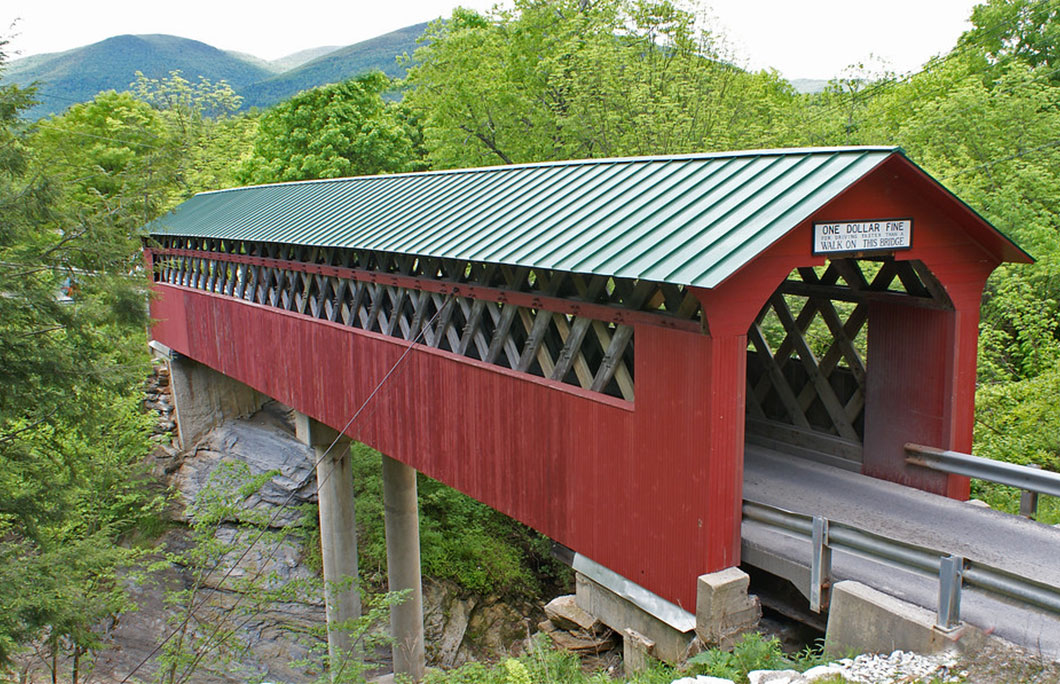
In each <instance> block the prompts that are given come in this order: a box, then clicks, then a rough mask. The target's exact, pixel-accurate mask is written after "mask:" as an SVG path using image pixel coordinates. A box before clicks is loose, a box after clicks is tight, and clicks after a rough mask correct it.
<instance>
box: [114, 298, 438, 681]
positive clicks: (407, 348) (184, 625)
mask: <svg viewBox="0 0 1060 684" xmlns="http://www.w3.org/2000/svg"><path fill="white" fill-rule="evenodd" d="M452 297H453V295H452V294H448V295H446V301H445V302H443V304H442V306H439V307H438V310H437V311H435V313H434V315H433V316H432V317H431V318H430V320H429V321H428V322H427V323H426V324H425V325H424V326H423V327H422V328H421V329H420V332H419V334H418V335H417V336H416V337H415V338H414V339H413V340H411V341H410V342H409V343H408V345H406V346H405V350H404V351H403V352H402V354H401V356H400V357H398V359H397V361H395V362H394V364H393V365H392V366H391V367H390V369H389V370H388V371H387V372H386V374H385V375H384V376H383V378H382V379H381V380H380V381H379V382H378V383H377V384H376V386H375V388H374V389H373V390H372V392H371V393H370V394H369V395H368V397H367V398H366V399H365V400H364V401H363V402H362V403H361V405H360V406H359V407H358V408H357V410H356V411H355V412H354V413H353V415H352V416H351V417H350V419H349V420H348V421H346V425H345V426H344V427H343V428H342V430H340V431H338V432H337V434H336V436H335V439H334V440H332V442H331V444H329V445H328V447H327V449H325V450H324V452H323V453H322V454H321V455H320V457H319V458H318V459H316V461H315V462H314V464H313V467H314V471H315V470H316V467H317V466H319V465H320V464H321V463H323V461H324V459H325V458H327V457H328V455H329V454H330V452H331V450H332V449H334V448H335V445H337V444H338V443H339V442H340V441H341V440H342V439H343V437H344V434H345V432H346V431H347V430H349V428H350V427H351V426H352V425H353V423H354V421H356V420H357V418H358V417H359V416H360V415H361V413H362V412H363V411H364V409H365V408H366V407H367V406H368V404H369V403H370V402H371V401H372V399H374V398H375V396H376V395H377V394H378V393H379V391H380V390H381V389H382V387H383V385H384V384H386V382H387V381H388V380H389V379H390V378H391V377H392V376H393V375H394V374H395V372H397V370H398V369H399V368H400V367H401V365H402V363H403V362H404V361H405V359H406V358H407V357H408V355H409V353H410V352H411V351H412V349H413V348H414V347H415V345H416V344H417V343H418V342H419V341H420V340H421V339H423V336H424V335H425V334H426V332H427V330H428V329H429V328H430V327H431V325H433V324H434V321H435V320H436V319H437V318H438V316H439V315H440V314H441V313H442V311H444V310H445V307H446V305H447V304H448V303H449V302H448V300H449V299H451V298H452ZM373 413H374V410H373ZM332 472H334V470H329V471H328V474H327V476H325V478H324V479H323V480H322V481H318V482H317V484H316V490H315V491H316V492H319V491H320V487H321V486H322V485H323V484H324V482H327V478H328V477H330V476H331V473H332ZM295 493H296V490H292V491H291V493H290V494H288V495H287V498H286V499H285V500H284V501H283V503H281V504H280V506H279V507H278V508H277V510H276V511H275V512H274V513H273V515H272V517H270V518H269V520H268V522H267V523H266V524H265V525H263V526H262V527H261V531H260V532H259V533H258V535H257V536H256V537H254V539H253V540H251V542H250V544H249V545H248V546H247V548H246V549H244V550H243V553H241V554H240V556H239V558H237V559H236V561H235V562H234V563H233V564H232V565H231V566H230V567H229V569H228V570H227V571H226V572H225V574H224V575H223V576H222V577H221V579H220V580H219V581H218V582H217V584H216V585H214V586H212V587H209V589H208V592H207V595H206V596H204V597H203V598H202V600H200V601H199V602H198V603H197V604H195V605H194V606H193V607H192V608H191V609H190V610H189V611H188V614H187V615H186V616H185V617H184V619H183V620H182V621H181V623H180V625H178V626H177V627H176V628H175V629H173V630H172V631H171V632H170V633H169V635H168V636H166V638H165V639H163V640H162V641H161V642H159V643H158V644H157V645H156V646H155V647H154V648H153V649H152V650H151V651H150V652H149V653H148V654H147V655H146V656H144V658H143V659H142V660H140V662H139V663H138V664H137V665H136V667H134V668H133V669H132V670H131V671H130V672H129V674H127V675H125V677H124V678H122V680H121V682H120V684H126V682H128V681H129V680H130V678H131V677H132V676H133V675H134V674H136V673H137V672H138V671H139V670H140V668H142V667H143V666H144V665H146V664H147V662H148V661H149V660H150V659H151V658H153V657H154V656H155V654H157V653H158V652H159V651H160V650H161V649H162V648H163V647H164V646H165V645H166V644H167V643H169V641H170V640H171V639H173V637H175V636H176V635H177V634H178V633H180V632H181V631H182V630H184V629H186V628H187V626H188V624H189V623H190V622H191V619H192V617H193V616H194V615H195V612H196V611H197V610H199V609H200V608H202V606H203V605H204V604H205V603H206V602H207V601H208V600H209V599H210V598H211V597H212V596H213V594H215V593H216V592H217V591H218V590H219V588H220V586H221V585H222V584H224V581H225V580H226V579H228V577H229V576H231V574H232V572H233V571H234V570H235V569H236V567H238V565H239V563H240V562H242V561H243V560H244V559H245V558H246V557H247V554H249V553H250V551H251V549H253V548H254V546H255V545H256V544H257V543H258V542H259V541H261V539H262V538H263V537H264V536H265V532H266V530H268V529H269V528H270V527H272V525H273V523H275V522H276V519H277V518H278V517H279V516H280V514H281V513H283V512H284V511H285V510H286V508H287V506H288V505H290V503H291V501H293V500H294V495H295ZM278 548H279V547H278V546H277V547H276V549H274V550H273V551H272V553H270V554H269V555H268V556H266V559H265V560H271V559H272V557H273V556H274V555H275V553H276V550H277V549H278ZM222 561H223V558H221V559H219V560H218V561H217V563H215V564H214V566H213V567H212V568H211V569H210V570H209V571H208V572H207V574H206V576H205V577H204V578H203V582H205V581H206V579H208V578H209V576H210V575H211V574H212V573H213V572H214V571H215V570H217V568H219V567H220V565H221V562H222ZM264 565H265V563H264V562H262V563H261V564H260V566H259V570H258V573H257V574H256V575H255V576H254V579H256V578H257V577H259V576H260V574H261V571H262V568H263V567H264ZM244 596H245V594H242V595H240V597H239V598H238V599H237V600H236V602H235V603H234V604H233V605H232V606H230V607H228V610H229V611H232V610H234V609H235V608H236V607H237V606H238V605H239V603H240V602H241V601H242V600H243V598H244ZM219 630H220V626H217V627H216V628H215V629H214V631H213V632H212V633H211V635H210V637H209V638H208V639H207V643H209V639H212V638H213V637H214V636H216V634H217V632H218V631H219ZM189 673H190V671H189ZM185 679H186V676H185V677H182V678H181V680H179V681H181V682H183V681H184V680H185Z"/></svg>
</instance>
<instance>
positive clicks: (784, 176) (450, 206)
mask: <svg viewBox="0 0 1060 684" xmlns="http://www.w3.org/2000/svg"><path fill="white" fill-rule="evenodd" d="M895 154H902V152H901V150H899V149H897V148H892V147H847V148H819V149H804V150H758V151H750V152H731V153H717V154H700V155H682V156H675V157H642V158H630V159H605V160H584V161H570V162H549V163H543V164H525V165H517V166H502V167H488V168H482V169H462V170H456V171H437V172H426V173H414V174H396V175H391V176H369V177H360V178H344V179H335V180H324V181H306V182H300V183H280V184H276V185H264V186H255V187H249V188H236V189H232V190H222V191H218V192H209V193H201V194H199V195H196V196H195V197H193V198H191V199H189V200H188V201H187V202H184V203H183V204H181V205H180V206H179V207H177V208H176V209H175V210H174V211H173V212H171V213H170V214H168V215H167V216H165V217H162V218H160V219H158V220H157V221H155V222H153V223H152V224H150V225H149V226H148V231H149V232H150V233H151V234H173V235H182V236H189V237H212V238H223V239H233V240H259V241H267V242H286V243H292V244H301V245H317V246H336V247H351V248H356V249H368V250H378V251H389V252H400V253H407V254H414V255H417V256H427V257H444V258H452V259H468V260H472V261H481V262H489V263H507V264H512V265H521V266H529V267H535V268H548V269H554V270H566V271H576V272H582V273H594V274H601V275H609V276H622V277H629V278H640V279H646V280H654V281H660V282H673V283H677V284H682V285H698V286H702V287H714V286H716V285H718V284H719V283H721V282H722V281H723V280H725V279H726V278H728V277H729V276H730V275H732V274H733V273H735V272H736V271H737V270H738V269H739V268H741V267H742V266H743V265H745V264H746V263H748V262H749V261H750V260H751V259H753V258H754V257H755V256H756V255H757V254H759V253H761V252H762V250H764V249H766V248H767V247H768V246H769V245H771V244H773V243H774V242H776V241H777V240H778V239H780V238H781V237H782V236H783V235H785V234H786V233H787V232H788V231H790V230H791V229H793V228H794V227H795V226H797V225H798V224H799V223H801V222H802V221H804V220H806V218H808V217H809V216H811V215H812V214H813V213H814V212H815V211H817V210H818V209H820V208H821V207H822V206H824V205H825V204H826V203H828V202H829V201H831V200H832V199H834V198H835V197H837V196H838V195H839V194H840V193H841V192H843V191H844V190H845V189H847V188H848V187H850V186H851V185H852V184H853V183H855V182H856V181H857V180H859V179H860V178H862V177H864V176H865V174H867V173H869V172H870V171H871V170H872V169H874V168H875V167H876V166H878V165H879V164H881V163H883V161H885V160H886V159H887V158H889V157H890V156H892V155H895Z"/></svg>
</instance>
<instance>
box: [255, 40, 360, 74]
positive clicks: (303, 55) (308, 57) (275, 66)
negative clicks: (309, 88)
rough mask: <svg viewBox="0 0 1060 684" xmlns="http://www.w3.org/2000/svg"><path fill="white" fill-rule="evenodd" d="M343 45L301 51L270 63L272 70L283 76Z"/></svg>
mask: <svg viewBox="0 0 1060 684" xmlns="http://www.w3.org/2000/svg"><path fill="white" fill-rule="evenodd" d="M341 47H342V46H341V45H324V46H322V47H315V48H309V49H308V50H299V51H298V52H294V53H291V54H289V55H287V56H286V57H280V58H279V59H274V60H272V61H271V62H269V65H270V66H271V67H272V70H273V71H275V72H276V73H278V74H282V73H283V72H285V71H290V70H291V69H297V68H298V67H300V66H302V65H303V64H305V63H306V62H312V61H313V60H314V59H316V58H317V57H323V56H324V55H326V54H328V53H329V52H334V51H335V50H338V49H340V48H341Z"/></svg>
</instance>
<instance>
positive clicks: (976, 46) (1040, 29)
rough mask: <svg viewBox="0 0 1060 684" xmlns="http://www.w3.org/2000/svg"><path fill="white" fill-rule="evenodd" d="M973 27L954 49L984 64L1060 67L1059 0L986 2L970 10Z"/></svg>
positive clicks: (1057, 77) (1057, 80)
mask: <svg viewBox="0 0 1060 684" xmlns="http://www.w3.org/2000/svg"><path fill="white" fill-rule="evenodd" d="M972 24H974V28H973V29H972V30H970V31H968V32H967V33H965V34H964V35H963V36H961V40H960V41H959V42H958V43H957V47H958V49H969V50H971V51H973V52H974V53H976V54H977V55H980V59H982V60H983V61H984V62H986V63H987V64H996V65H1000V66H1005V65H1007V64H1009V63H1012V62H1023V63H1024V64H1027V65H1028V66H1031V67H1046V68H1052V69H1056V68H1057V67H1060V0H989V1H988V2H984V3H982V4H980V5H976V7H975V9H974V10H972ZM1053 82H1054V83H1058V84H1060V75H1056V74H1053Z"/></svg>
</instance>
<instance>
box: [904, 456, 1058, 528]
mask: <svg viewBox="0 0 1060 684" xmlns="http://www.w3.org/2000/svg"><path fill="white" fill-rule="evenodd" d="M905 451H906V453H908V454H909V456H907V457H906V459H905V460H906V463H911V464H913V465H918V466H921V467H923V468H931V469H932V470H940V471H942V472H944V473H953V474H954V475H966V476H968V477H974V478H976V479H979V480H987V481H989V482H996V483H998V484H1003V485H1009V486H1012V487H1017V488H1019V489H1022V490H1023V492H1024V493H1023V497H1022V498H1021V499H1020V515H1022V516H1024V517H1027V518H1033V517H1034V515H1035V512H1036V511H1037V509H1038V495H1039V494H1048V495H1049V496H1060V473H1054V472H1050V471H1048V470H1042V469H1041V468H1040V467H1039V466H1034V465H1031V466H1024V465H1018V464H1016V463H1006V462H1004V461H994V460H992V459H989V458H980V457H979V456H972V455H971V454H965V453H961V452H960V451H949V450H948V449H939V448H936V447H929V446H924V445H922V444H913V443H911V442H910V443H908V444H906V445H905Z"/></svg>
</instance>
